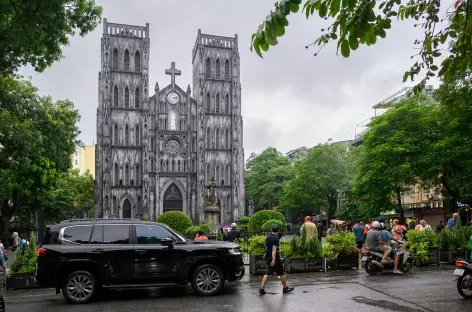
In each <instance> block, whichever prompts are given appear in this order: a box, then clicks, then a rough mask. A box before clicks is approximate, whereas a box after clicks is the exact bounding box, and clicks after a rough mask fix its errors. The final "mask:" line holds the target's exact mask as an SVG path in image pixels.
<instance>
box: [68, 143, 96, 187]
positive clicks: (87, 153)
mask: <svg viewBox="0 0 472 312" xmlns="http://www.w3.org/2000/svg"><path fill="white" fill-rule="evenodd" d="M72 168H74V169H78V170H79V172H80V174H84V173H85V172H87V170H89V172H90V174H91V175H92V176H93V178H94V179H95V145H86V146H84V147H81V146H76V147H75V152H74V154H72Z"/></svg>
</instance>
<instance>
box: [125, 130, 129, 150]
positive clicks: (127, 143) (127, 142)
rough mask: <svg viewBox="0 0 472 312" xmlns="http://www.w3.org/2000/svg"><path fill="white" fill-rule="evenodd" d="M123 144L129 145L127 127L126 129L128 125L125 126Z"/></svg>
mask: <svg viewBox="0 0 472 312" xmlns="http://www.w3.org/2000/svg"><path fill="white" fill-rule="evenodd" d="M125 145H126V146H129V129H128V125H126V126H125Z"/></svg>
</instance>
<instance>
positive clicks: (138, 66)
mask: <svg viewBox="0 0 472 312" xmlns="http://www.w3.org/2000/svg"><path fill="white" fill-rule="evenodd" d="M134 71H137V72H138V71H141V54H139V51H136V53H135V54H134Z"/></svg>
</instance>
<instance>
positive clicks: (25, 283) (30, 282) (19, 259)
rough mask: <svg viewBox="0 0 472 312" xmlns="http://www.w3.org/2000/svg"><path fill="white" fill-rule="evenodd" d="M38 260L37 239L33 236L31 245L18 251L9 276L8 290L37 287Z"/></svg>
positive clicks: (7, 281)
mask: <svg viewBox="0 0 472 312" xmlns="http://www.w3.org/2000/svg"><path fill="white" fill-rule="evenodd" d="M36 258H37V254H36V238H35V237H34V236H32V237H31V240H30V242H29V245H28V246H27V247H26V248H25V249H24V250H17V251H16V255H15V259H14V260H13V263H12V264H11V267H10V271H9V272H8V274H7V280H6V288H7V289H25V288H33V287H37V286H36V284H35V282H34V273H35V270H36Z"/></svg>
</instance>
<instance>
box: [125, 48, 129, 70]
mask: <svg viewBox="0 0 472 312" xmlns="http://www.w3.org/2000/svg"><path fill="white" fill-rule="evenodd" d="M125 70H126V71H128V70H129V52H128V50H125Z"/></svg>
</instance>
